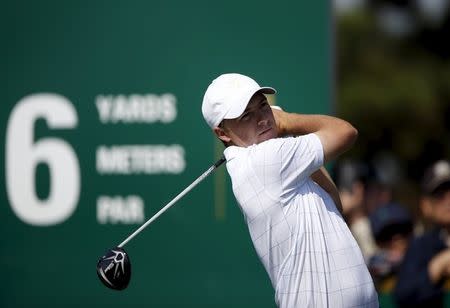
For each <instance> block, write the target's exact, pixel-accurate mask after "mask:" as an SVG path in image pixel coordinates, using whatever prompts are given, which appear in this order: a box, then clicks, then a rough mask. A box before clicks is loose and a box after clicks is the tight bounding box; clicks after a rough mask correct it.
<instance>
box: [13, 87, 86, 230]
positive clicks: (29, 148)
mask: <svg viewBox="0 0 450 308" xmlns="http://www.w3.org/2000/svg"><path fill="white" fill-rule="evenodd" d="M40 118H42V119H44V120H45V121H46V122H47V125H48V127H49V128H50V129H67V128H74V127H76V126H77V123H78V117H77V113H76V110H75V109H74V107H73V105H72V103H71V102H70V101H69V100H67V99H66V98H65V97H63V96H60V95H57V94H35V95H30V96H27V97H25V98H23V99H22V100H20V101H19V102H18V103H17V104H16V106H15V107H14V108H13V110H12V111H11V115H10V117H9V120H8V125H7V129H6V166H5V167H6V168H5V169H6V191H7V194H8V198H9V202H10V204H11V207H12V209H13V211H14V213H15V214H16V215H17V216H18V217H19V218H20V219H21V220H22V221H23V222H25V223H28V224H31V225H37V226H49V225H54V224H58V223H61V222H63V221H64V220H66V219H67V218H68V217H69V216H70V215H71V214H72V213H73V211H74V210H75V208H76V205H77V202H78V199H79V196H80V169H79V164H78V159H77V156H76V154H75V152H74V151H73V149H72V147H71V146H70V145H69V144H68V143H67V142H66V141H64V140H61V139H58V138H54V137H52V138H40V139H39V140H37V141H36V142H34V124H35V122H36V120H37V119H40ZM39 163H44V164H47V165H48V168H49V172H50V189H49V195H48V198H47V199H46V200H40V199H39V198H38V197H37V195H36V189H35V184H36V179H35V170H36V167H37V165H38V164H39Z"/></svg>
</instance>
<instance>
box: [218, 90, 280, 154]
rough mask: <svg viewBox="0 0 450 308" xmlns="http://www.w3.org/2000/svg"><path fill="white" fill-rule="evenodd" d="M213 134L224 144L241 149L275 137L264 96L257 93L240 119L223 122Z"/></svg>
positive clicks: (271, 114) (270, 110)
mask: <svg viewBox="0 0 450 308" xmlns="http://www.w3.org/2000/svg"><path fill="white" fill-rule="evenodd" d="M215 132H216V134H217V135H218V137H219V138H220V139H221V140H222V141H224V142H225V143H227V144H233V145H236V146H241V147H248V146H250V145H252V144H258V143H261V142H263V141H266V140H269V139H272V138H275V137H277V128H276V123H275V119H274V117H273V113H272V108H270V105H269V103H268V102H267V99H266V97H265V96H264V94H262V93H258V92H257V93H256V94H255V95H253V97H252V98H251V99H250V102H249V103H248V105H247V108H246V109H245V111H244V112H243V113H242V115H241V116H240V117H238V118H236V119H226V120H223V122H222V125H221V127H219V128H216V129H215Z"/></svg>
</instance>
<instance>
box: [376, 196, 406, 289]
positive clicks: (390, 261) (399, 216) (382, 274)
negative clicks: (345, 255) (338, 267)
mask: <svg viewBox="0 0 450 308" xmlns="http://www.w3.org/2000/svg"><path fill="white" fill-rule="evenodd" d="M369 218H370V225H371V227H372V233H373V236H374V238H375V243H376V244H377V246H378V247H379V250H378V251H377V252H376V253H375V255H374V256H372V257H371V258H370V259H369V262H368V267H369V270H370V273H371V274H372V277H373V279H374V282H375V285H376V287H377V289H378V291H380V292H390V291H392V288H393V286H394V285H395V280H396V275H397V273H398V269H399V267H400V264H401V262H402V260H403V257H404V255H405V252H406V249H407V247H408V243H409V240H410V238H411V236H412V234H413V219H412V217H411V215H410V214H409V212H408V211H407V210H406V208H404V207H403V206H402V205H400V204H397V203H393V202H391V203H388V204H386V205H383V206H380V207H378V208H377V209H376V210H375V211H374V212H373V213H372V214H371V215H370V217H369Z"/></svg>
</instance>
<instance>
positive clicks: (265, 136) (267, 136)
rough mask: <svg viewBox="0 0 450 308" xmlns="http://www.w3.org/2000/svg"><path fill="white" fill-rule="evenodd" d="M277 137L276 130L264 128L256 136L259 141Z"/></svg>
mask: <svg viewBox="0 0 450 308" xmlns="http://www.w3.org/2000/svg"><path fill="white" fill-rule="evenodd" d="M276 137H277V132H276V131H275V130H274V129H269V130H266V131H264V132H262V133H261V134H259V136H258V141H259V143H261V142H264V141H267V140H270V139H272V138H276Z"/></svg>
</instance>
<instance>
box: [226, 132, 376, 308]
mask: <svg viewBox="0 0 450 308" xmlns="http://www.w3.org/2000/svg"><path fill="white" fill-rule="evenodd" d="M224 154H225V157H226V159H227V170H228V173H229V174H230V176H231V180H232V185H233V192H234V195H235V197H236V199H237V201H238V203H239V206H240V208H241V210H242V213H243V214H244V218H245V221H246V222H247V224H248V229H249V231H250V236H251V239H252V241H253V244H254V247H255V249H256V252H257V254H258V256H259V258H260V260H261V262H262V263H263V265H264V267H265V269H266V271H267V273H268V274H269V277H270V279H271V281H272V285H273V287H274V289H275V302H276V303H277V305H278V306H279V307H283V308H288V307H289V308H294V307H345V308H348V307H379V305H378V297H377V293H376V291H375V288H374V285H373V281H372V278H371V276H370V274H369V271H368V270H367V267H366V265H365V263H364V259H363V257H362V254H361V251H360V249H359V247H358V245H357V243H356V241H355V239H354V238H353V236H352V234H351V233H350V231H349V229H348V227H347V225H346V223H345V222H344V220H343V218H342V216H341V214H340V213H339V211H338V210H337V209H336V206H335V204H334V202H333V200H332V199H331V198H330V196H329V195H328V194H327V193H326V192H325V191H324V190H323V189H322V188H321V187H320V186H319V185H317V184H316V183H315V182H313V181H312V180H311V178H310V175H311V174H312V173H313V172H314V171H316V170H317V169H319V168H320V167H321V166H322V165H323V148H322V144H321V142H320V139H319V137H318V136H317V135H315V134H309V135H305V136H300V137H289V138H276V139H271V140H268V141H265V142H262V143H260V144H258V145H253V146H250V147H247V148H243V147H236V146H230V147H228V148H226V149H225V152H224Z"/></svg>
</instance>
